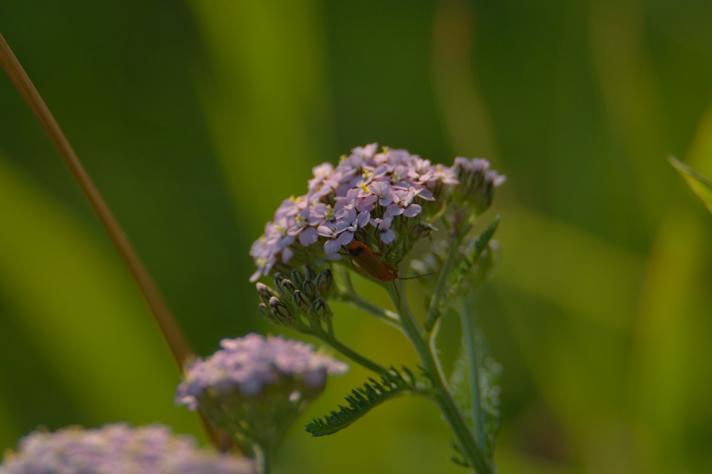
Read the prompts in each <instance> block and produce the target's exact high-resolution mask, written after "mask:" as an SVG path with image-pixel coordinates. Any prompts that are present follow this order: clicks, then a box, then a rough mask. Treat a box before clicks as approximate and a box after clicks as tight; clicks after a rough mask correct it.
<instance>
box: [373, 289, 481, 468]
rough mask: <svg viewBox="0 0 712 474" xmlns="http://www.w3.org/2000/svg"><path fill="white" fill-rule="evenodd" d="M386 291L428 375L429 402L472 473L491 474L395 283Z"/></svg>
mask: <svg viewBox="0 0 712 474" xmlns="http://www.w3.org/2000/svg"><path fill="white" fill-rule="evenodd" d="M387 289H388V293H389V295H390V297H391V300H392V301H393V304H394V305H395V307H396V308H397V310H398V314H399V315H400V317H401V321H402V323H403V329H404V330H405V333H406V335H407V336H408V338H409V339H410V341H411V343H412V344H413V347H414V348H415V351H416V353H417V354H418V357H419V359H420V362H421V364H422V365H423V367H424V368H425V369H426V370H427V371H428V373H429V374H430V377H431V382H432V384H433V399H434V400H435V402H436V403H437V404H438V406H439V407H440V410H441V411H442V413H443V416H444V417H445V420H446V421H447V423H448V424H449V425H450V428H451V429H452V431H453V433H454V434H455V437H456V438H457V441H458V444H459V445H460V447H461V449H462V452H463V454H464V455H465V457H466V458H467V461H468V462H469V464H470V465H471V466H472V467H474V468H475V469H476V471H477V473H478V474H491V473H492V472H494V471H493V470H492V467H491V466H490V464H489V463H488V462H487V460H486V459H485V457H484V454H483V452H482V450H481V449H480V447H479V446H478V445H477V442H476V441H475V439H474V438H473V436H472V432H471V431H470V430H469V429H468V427H467V424H466V423H465V420H464V419H463V417H462V414H461V413H460V411H459V409H458V408H457V405H456V404H455V401H454V400H453V398H452V396H451V394H450V391H449V389H448V387H447V383H446V382H445V378H444V375H443V374H442V370H441V369H440V365H439V362H438V361H437V357H436V355H435V354H434V353H433V350H432V348H431V346H430V345H429V344H428V343H427V342H426V340H425V335H424V334H423V332H422V330H421V329H420V328H419V327H418V325H417V322H416V321H415V317H414V316H413V314H412V313H411V312H410V309H409V308H408V304H407V303H406V300H405V295H402V289H401V291H399V290H398V286H397V283H396V282H393V283H392V284H391V285H387Z"/></svg>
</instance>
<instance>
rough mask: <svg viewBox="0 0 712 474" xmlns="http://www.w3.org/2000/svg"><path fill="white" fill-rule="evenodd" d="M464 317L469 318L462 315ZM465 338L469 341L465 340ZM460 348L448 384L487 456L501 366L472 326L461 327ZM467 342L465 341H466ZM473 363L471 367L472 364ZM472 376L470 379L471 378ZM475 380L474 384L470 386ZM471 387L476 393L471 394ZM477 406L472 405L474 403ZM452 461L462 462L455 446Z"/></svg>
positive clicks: (496, 418) (494, 424)
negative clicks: (461, 339) (461, 338)
mask: <svg viewBox="0 0 712 474" xmlns="http://www.w3.org/2000/svg"><path fill="white" fill-rule="evenodd" d="M464 317H470V316H469V315H465V316H464ZM468 339H469V341H468ZM463 342H464V344H463V347H462V350H461V353H460V357H459V358H458V359H457V361H456V363H455V366H454V368H453V372H452V375H451V377H450V387H451V388H452V390H453V397H454V398H455V403H457V405H458V408H460V410H461V413H462V414H463V416H464V418H465V421H466V423H467V425H468V426H469V427H470V428H471V429H472V431H473V433H474V434H475V438H476V440H477V443H478V444H479V445H480V448H481V449H482V450H483V451H484V453H485V455H486V456H487V457H488V458H490V459H491V458H492V456H493V454H494V441H495V435H496V434H497V431H498V430H499V423H500V417H499V391H500V389H499V387H498V385H497V379H498V378H499V374H500V372H501V366H500V365H499V364H498V363H497V362H496V361H495V360H494V358H492V356H491V355H490V354H489V351H488V348H487V343H486V341H485V339H484V337H483V335H482V333H481V332H480V331H479V330H478V329H476V328H475V327H473V326H470V327H469V329H468V330H467V331H465V330H463ZM468 342H469V344H468ZM473 363H474V364H476V366H475V367H473V366H472V364H473ZM473 376H474V377H475V379H474V380H473V378H472V377H473ZM473 383H476V386H473ZM473 390H475V391H476V392H474V393H473ZM475 403H476V404H477V406H474V404H475ZM455 448H456V449H455V453H456V454H455V455H454V456H453V462H455V463H456V464H461V463H462V462H464V461H463V460H464V457H463V456H462V453H461V452H459V448H458V446H457V445H455Z"/></svg>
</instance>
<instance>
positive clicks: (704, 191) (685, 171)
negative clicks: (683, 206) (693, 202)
mask: <svg viewBox="0 0 712 474" xmlns="http://www.w3.org/2000/svg"><path fill="white" fill-rule="evenodd" d="M668 161H670V164H671V165H672V166H673V167H674V168H675V169H676V170H677V171H678V173H680V174H681V175H682V177H683V178H684V179H685V181H686V182H687V185H688V186H689V187H690V189H692V192H694V193H695V194H696V195H697V197H698V198H700V199H701V200H702V202H703V203H704V204H705V206H707V209H708V210H709V211H710V212H712V181H710V180H709V179H707V178H706V177H704V176H702V174H700V173H698V172H697V171H696V170H694V169H693V168H691V167H689V166H688V165H686V164H685V163H683V162H682V161H680V160H678V159H677V158H675V157H674V156H670V157H668Z"/></svg>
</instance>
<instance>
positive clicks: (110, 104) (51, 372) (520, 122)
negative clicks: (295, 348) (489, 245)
mask: <svg viewBox="0 0 712 474" xmlns="http://www.w3.org/2000/svg"><path fill="white" fill-rule="evenodd" d="M711 23H712V3H711V2H709V1H705V0H682V1H674V2H673V1H670V0H667V1H664V0H638V1H636V0H621V1H616V0H601V1H567V0H551V1H543V2H533V1H530V2H521V1H515V0H503V1H489V2H484V1H475V2H464V1H455V0H442V1H414V0H411V1H407V2H405V1H391V2H384V1H372V0H366V1H359V2H336V1H331V2H327V1H321V2H320V1H313V0H290V1H287V0H282V1H278V0H260V1H238V0H232V1H230V0H225V1H213V0H193V1H191V2H187V3H184V2H165V1H158V0H121V1H119V0H105V1H102V2H96V1H89V0H74V1H72V2H53V1H48V0H33V1H26V0H3V1H2V2H0V31H1V32H2V33H3V34H4V35H5V36H6V38H7V39H8V41H9V42H10V44H11V45H12V46H13V48H14V49H15V52H16V54H17V55H18V57H19V58H20V60H21V61H22V62H23V63H24V65H25V68H26V69H27V70H28V72H29V74H30V76H31V77H32V78H33V79H34V81H35V83H36V85H37V87H38V88H39V89H40V91H41V92H42V93H43V95H44V96H45V99H46V100H47V102H48V103H49V105H50V107H51V108H52V110H53V111H54V113H55V115H56V117H57V119H58V120H59V122H60V123H61V124H62V126H63V127H64V129H65V132H66V133H67V135H68V136H69V138H70V140H72V142H73V144H74V146H75V148H76V149H77V152H78V154H79V155H80V157H82V158H83V160H84V162H85V165H86V166H87V168H88V169H89V171H90V172H91V174H92V175H93V177H94V179H95V181H96V182H97V184H98V186H99V187H100V189H102V191H103V192H104V193H105V197H106V198H107V200H108V202H109V203H110V204H111V206H112V207H113V209H114V210H115V212H116V214H117V216H118V217H119V219H120V221H121V222H122V223H123V224H124V226H125V228H126V230H127V232H128V234H129V235H130V237H131V239H132V240H133V242H134V244H135V245H136V247H137V249H138V250H139V252H140V254H141V255H142V256H143V258H144V259H145V261H146V263H147V265H148V267H149V268H150V270H151V272H152V273H153V274H154V276H155V278H156V280H157V281H158V283H159V285H160V286H161V288H162V290H163V291H164V292H165V295H166V298H167V300H168V301H169V303H170V306H171V307H172V308H173V310H174V311H175V313H176V315H177V317H178V319H179V321H180V324H181V325H182V326H183V328H184V329H185V332H186V334H187V335H188V337H189V339H190V341H191V343H192V345H193V346H194V348H195V350H196V351H197V352H198V353H200V354H209V353H210V352H212V351H213V350H215V348H216V347H217V344H218V341H219V339H220V338H222V337H226V336H236V335H240V334H244V333H245V332H248V331H251V330H258V331H272V332H274V329H273V328H269V327H267V326H266V325H264V324H263V322H262V321H261V320H260V318H259V317H258V313H257V311H256V310H255V305H256V297H255V295H254V292H253V289H252V287H251V285H250V284H249V283H248V281H247V279H248V276H249V275H250V274H251V273H252V271H253V267H252V262H251V260H250V258H249V256H248V250H249V246H250V244H251V242H252V241H253V240H254V239H255V238H256V237H257V236H258V235H259V234H260V233H261V231H262V227H263V225H264V223H265V222H266V220H267V219H269V218H270V217H271V215H272V212H273V210H274V208H275V207H276V206H277V205H278V204H279V202H280V201H281V200H282V199H283V198H284V197H286V196H288V195H290V194H293V193H301V192H303V189H304V187H305V182H306V179H307V178H308V177H309V173H310V169H311V167H312V166H313V165H315V164H317V163H319V162H322V161H327V160H332V161H335V160H336V158H337V157H338V155H340V154H341V153H344V152H347V151H348V150H349V149H350V148H351V147H353V146H356V145H361V144H365V143H369V142H374V141H377V142H379V143H381V144H385V145H389V146H392V147H403V148H407V149H409V150H410V151H412V152H414V153H418V154H421V155H423V156H425V157H428V158H431V159H433V160H435V161H443V162H446V163H450V162H451V160H452V157H453V156H455V155H464V156H485V157H488V158H490V159H491V160H492V161H493V162H494V163H495V165H496V167H497V168H498V169H500V170H501V171H503V172H504V173H506V174H507V175H508V177H509V180H508V182H507V184H506V186H505V187H504V188H502V189H501V192H500V193H499V196H498V204H497V208H498V209H497V212H501V213H502V215H503V223H502V225H501V227H500V232H499V240H500V242H501V246H502V256H501V264H500V266H499V268H498V270H497V272H496V274H495V276H494V278H493V280H492V282H491V284H490V285H489V287H488V288H487V289H486V290H485V291H483V292H482V297H481V301H480V304H479V308H478V312H479V315H480V319H481V320H482V324H483V326H484V329H485V332H486V334H487V337H488V338H489V341H490V345H491V348H492V352H493V354H494V355H495V357H496V358H497V359H498V360H499V361H500V362H501V363H502V364H503V366H504V372H503V378H502V390H503V399H502V413H503V426H502V431H501V434H500V436H499V438H498V454H497V461H498V464H499V466H500V471H501V472H503V473H523V474H529V473H532V474H533V473H579V472H580V473H629V472H634V473H657V472H660V473H673V472H674V473H703V472H710V470H711V469H712V449H711V448H710V445H711V443H712V403H710V400H712V364H710V360H712V350H710V343H709V340H708V339H709V337H710V334H712V310H711V309H710V308H712V245H711V242H712V217H711V216H710V215H709V214H708V213H707V212H706V210H705V209H704V207H703V206H702V204H700V203H699V202H698V201H697V200H696V199H695V197H694V196H693V195H692V193H691V192H690V191H689V190H688V189H687V188H686V186H685V184H684V183H683V181H682V180H681V179H680V177H679V176H677V175H676V173H675V171H674V170H673V169H672V168H671V167H670V166H669V164H668V163H667V162H666V160H665V157H666V155H668V154H674V155H676V156H678V157H680V158H681V159H682V160H683V161H686V162H688V163H690V164H692V165H693V166H696V167H697V168H698V169H699V170H700V171H702V172H703V173H705V174H707V175H708V176H712V28H710V24H711ZM489 217H491V216H489ZM364 291H367V292H370V293H369V294H370V295H371V297H373V298H376V299H378V300H379V301H382V302H384V303H385V296H384V295H382V294H381V293H379V292H378V291H376V290H374V289H372V288H369V287H364ZM336 310H337V321H336V324H337V331H339V332H340V333H341V334H342V335H343V338H344V339H346V340H347V341H349V342H350V343H351V344H352V345H353V346H355V347H357V348H361V349H363V350H364V351H368V352H370V353H371V354H372V355H373V357H374V358H375V359H377V360H379V361H382V362H383V363H401V362H403V361H412V360H414V357H413V354H412V353H411V352H410V349H409V348H408V346H407V345H406V344H405V343H404V342H403V340H402V338H400V337H399V336H398V334H397V333H396V332H395V331H393V330H391V329H390V328H384V327H381V326H380V325H379V324H378V323H376V322H374V321H373V320H372V319H370V318H368V317H367V316H366V315H364V314H360V313H358V312H357V311H355V310H351V309H350V308H346V307H338V308H337V309H336ZM445 333H446V334H444V336H445V338H446V339H447V338H450V339H451V340H450V341H448V340H445V341H444V345H449V346H456V345H457V340H456V339H455V333H454V331H449V332H448V331H445ZM365 375H366V373H365V372H364V371H363V370H361V369H359V368H353V370H352V371H351V372H350V373H349V374H348V375H347V376H344V377H341V378H338V379H336V380H333V383H331V385H330V387H329V388H328V390H327V392H326V393H325V395H324V396H323V397H322V398H321V399H320V401H319V402H318V403H317V404H315V406H313V407H312V408H311V409H310V410H309V412H308V413H307V416H305V417H304V418H303V420H301V421H302V422H303V421H306V420H307V419H308V417H309V416H316V415H320V414H322V413H324V412H325V411H327V410H328V409H330V408H331V407H333V406H335V404H336V403H338V402H339V401H340V399H341V397H342V395H344V394H345V393H346V392H347V391H348V390H349V389H350V388H351V387H352V386H354V385H356V384H358V383H359V382H360V381H361V380H362V379H363V378H364V376H365ZM178 376H179V374H178V372H177V370H176V368H175V367H174V365H173V362H172V360H171V359H170V356H169V353H168V351H167V350H166V347H165V345H164V343H163V342H162V340H161V338H160V336H159V333H158V331H157V329H156V328H155V326H154V324H153V322H152V320H151V318H150V315H149V313H148V311H147V309H146V307H145V305H144V303H143V301H142V299H141V297H140V294H139V292H138V291H137V289H136V288H135V285H134V284H133V282H132V280H131V279H130V278H129V276H128V273H127V271H126V270H125V269H124V267H123V265H122V262H121V261H120V260H119V259H118V257H117V256H116V254H115V252H114V250H113V248H112V247H111V245H110V243H109V241H108V239H107V237H106V235H105V233H104V231H103V229H102V228H101V227H100V226H99V224H98V223H97V220H96V219H95V217H94V216H93V214H92V213H91V211H90V210H89V208H88V206H87V205H86V203H85V202H84V200H83V197H82V195H81V193H80V192H79V191H78V188H77V186H76V185H75V184H74V182H72V180H71V179H70V177H69V175H68V173H67V171H66V170H65V169H64V167H63V165H62V164H61V162H60V160H59V158H58V157H57V155H56V153H55V152H54V150H53V149H52V148H51V145H50V144H49V142H48V140H47V139H46V137H45V136H44V134H43V132H42V130H41V129H40V128H39V127H38V125H37V123H36V122H35V120H34V118H33V117H32V116H31V115H30V113H29V112H28V111H27V110H26V108H25V107H24V105H23V103H22V102H21V100H20V99H19V97H18V95H17V94H16V92H15V91H14V90H13V89H12V87H11V85H10V83H9V81H7V80H6V78H4V77H3V78H2V79H0V452H1V451H2V450H3V449H4V448H10V447H12V446H14V445H15V440H16V439H17V438H18V437H19V436H21V435H22V434H23V433H26V432H28V431H30V430H32V429H35V428H36V427H38V426H47V427H49V428H52V429H54V428H57V427H60V426H63V425H67V424H82V425H86V426H96V425H99V424H102V423H105V422H110V421H118V420H128V421H130V422H132V423H148V422H164V423H167V424H169V425H171V426H173V427H174V429H175V430H177V431H179V432H189V433H193V434H196V435H198V436H202V435H201V434H200V428H199V426H198V423H197V421H196V419H195V417H194V416H193V415H192V414H191V413H189V412H187V411H186V410H184V409H182V408H177V407H175V406H174V405H173V402H172V397H173V392H174V388H175V385H176V383H177V381H178ZM302 425H303V423H301V422H300V423H299V424H298V425H297V426H295V427H294V429H293V431H292V433H291V435H290V436H289V438H288V440H287V441H286V443H285V444H284V446H283V450H282V456H281V459H280V460H279V463H278V466H277V468H278V472H285V473H286V472H290V473H295V474H296V473H312V472H339V473H366V472H368V473H401V472H402V473H407V472H419V473H433V472H438V473H444V472H453V473H455V472H462V471H461V470H460V469H459V468H457V467H455V466H452V465H450V464H449V463H448V462H447V458H448V457H449V435H448V432H447V429H446V427H445V425H444V424H443V423H442V422H441V421H440V420H439V415H438V414H437V412H436V411H435V409H434V408H433V406H431V405H430V404H428V403H427V402H424V401H420V400H409V399H402V400H397V401H395V402H392V403H389V404H388V405H387V406H383V407H381V408H378V409H377V410H375V411H374V412H373V413H371V414H370V415H369V416H368V417H367V418H365V419H363V420H362V421H359V422H358V423H357V424H355V425H354V426H353V427H352V428H351V429H349V430H347V431H344V432H342V433H339V434H338V435H335V436H333V437H329V438H322V439H309V438H308V435H307V434H306V433H304V432H303V430H302ZM201 439H202V438H201Z"/></svg>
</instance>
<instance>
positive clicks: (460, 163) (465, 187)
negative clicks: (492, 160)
mask: <svg viewBox="0 0 712 474" xmlns="http://www.w3.org/2000/svg"><path fill="white" fill-rule="evenodd" d="M453 171H454V172H455V174H456V175H457V177H458V179H459V180H460V186H458V188H457V194H458V196H459V197H461V198H462V199H463V200H464V201H467V202H469V203H470V204H472V205H473V206H474V207H475V210H476V212H477V213H478V214H479V213H482V212H484V211H485V210H486V209H487V208H488V207H489V206H490V205H491V204H492V198H493V197H494V189H495V188H497V187H499V186H501V185H502V184H503V183H504V182H505V181H506V179H507V178H506V177H505V176H502V175H501V174H499V173H497V172H496V171H495V170H493V169H490V164H489V161H487V160H483V159H481V158H474V159H468V158H462V157H458V158H455V164H454V165H453Z"/></svg>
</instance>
